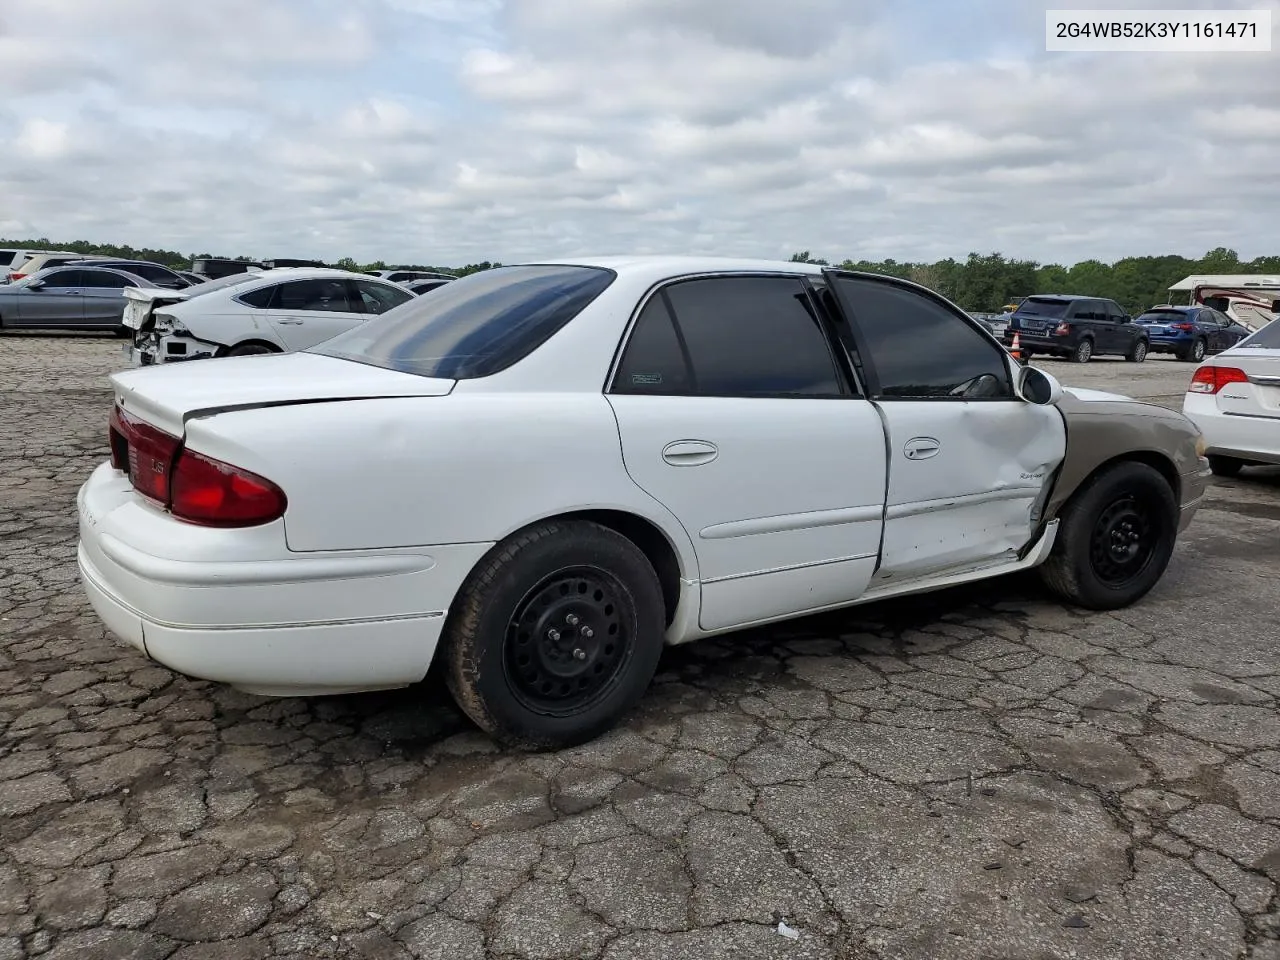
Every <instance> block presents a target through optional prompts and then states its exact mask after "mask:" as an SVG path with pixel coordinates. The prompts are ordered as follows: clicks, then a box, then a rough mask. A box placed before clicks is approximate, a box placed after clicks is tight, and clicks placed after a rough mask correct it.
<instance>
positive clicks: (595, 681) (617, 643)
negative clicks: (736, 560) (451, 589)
mask: <svg viewBox="0 0 1280 960" xmlns="http://www.w3.org/2000/svg"><path fill="white" fill-rule="evenodd" d="M664 611H665V607H664V604H663V598H662V588H661V586H660V585H659V582H658V576H657V574H656V573H655V572H654V570H653V567H652V565H651V564H650V563H649V560H648V558H647V557H645V555H644V553H643V552H641V550H640V549H639V548H638V547H637V546H636V545H635V544H634V543H632V542H631V541H630V540H628V539H626V538H625V537H623V536H622V535H621V534H618V533H615V532H614V531H613V530H609V529H607V528H605V527H602V526H599V525H598V524H595V523H589V522H585V521H580V520H574V521H548V522H545V523H540V524H538V525H536V526H534V527H531V528H529V529H527V530H525V531H524V532H522V533H520V534H517V535H515V536H513V537H511V538H510V539H508V540H507V541H505V542H504V543H502V544H499V545H498V546H497V547H495V548H494V549H493V550H492V551H490V553H489V555H488V556H487V557H486V558H485V559H484V560H482V561H481V562H480V564H479V565H478V566H477V567H476V569H475V570H473V571H472V573H471V575H470V576H469V577H468V578H467V581H466V583H465V584H464V585H463V587H462V589H461V591H459V594H458V597H457V599H456V600H455V601H454V604H453V610H452V612H451V613H450V615H449V622H448V624H446V626H445V635H444V637H442V643H443V646H444V657H445V678H446V682H447V683H448V686H449V691H450V692H451V693H452V694H453V697H454V699H455V700H456V701H457V703H458V706H459V707H461V708H462V711H463V712H464V713H466V714H467V716H469V717H470V718H471V719H472V720H474V721H475V723H476V724H477V725H478V726H479V727H480V728H481V729H482V730H484V731H485V732H486V733H488V734H490V735H491V736H492V737H493V738H494V739H496V740H498V741H500V742H502V743H504V744H507V745H509V746H513V747H517V748H520V749H525V750H546V749H555V748H559V747H567V746H572V745H574V744H578V743H583V742H585V741H587V740H591V739H592V738H594V737H596V736H598V735H600V734H601V733H603V732H605V731H606V730H608V729H610V728H611V727H613V726H614V725H615V724H616V723H617V722H618V720H619V719H620V718H621V717H622V716H623V715H624V714H625V713H627V712H628V711H629V710H630V709H631V708H632V707H633V706H635V704H636V702H637V701H638V700H639V699H640V697H641V696H642V695H643V694H644V691H645V690H646V689H647V687H648V686H649V682H650V681H651V680H652V679H653V675H654V672H655V671H656V670H657V667H658V658H659V657H660V656H661V654H662V647H663V640H664V633H665V622H666V621H665V612H664Z"/></svg>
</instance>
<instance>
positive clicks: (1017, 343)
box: [1009, 330, 1022, 360]
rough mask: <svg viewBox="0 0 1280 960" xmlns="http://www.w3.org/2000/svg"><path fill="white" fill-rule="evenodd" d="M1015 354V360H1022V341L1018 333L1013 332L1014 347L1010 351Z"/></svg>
mask: <svg viewBox="0 0 1280 960" xmlns="http://www.w3.org/2000/svg"><path fill="white" fill-rule="evenodd" d="M1009 352H1010V353H1012V354H1013V357H1014V359H1015V360H1021V359H1022V339H1021V338H1020V337H1019V336H1018V331H1017V330H1015V331H1013V347H1012V348H1011V349H1010V350H1009Z"/></svg>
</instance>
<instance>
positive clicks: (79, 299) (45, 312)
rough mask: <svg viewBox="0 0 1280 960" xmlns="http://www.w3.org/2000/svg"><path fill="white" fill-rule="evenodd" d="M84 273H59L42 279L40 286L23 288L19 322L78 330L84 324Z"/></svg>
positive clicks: (70, 271) (63, 271)
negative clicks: (72, 327) (82, 275)
mask: <svg viewBox="0 0 1280 960" xmlns="http://www.w3.org/2000/svg"><path fill="white" fill-rule="evenodd" d="M80 274H81V271H80V270H58V271H55V272H53V273H50V274H48V275H47V276H44V277H41V278H40V286H39V287H37V288H34V289H33V288H32V287H30V286H26V287H22V288H21V289H22V295H21V296H20V297H19V298H18V319H19V320H20V321H21V322H22V324H23V325H24V326H25V325H28V324H29V325H31V326H66V327H71V326H75V327H78V326H80V325H81V324H82V323H84V295H83V291H82V289H81V286H80Z"/></svg>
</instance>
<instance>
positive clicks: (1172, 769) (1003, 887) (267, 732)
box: [0, 335, 1280, 960]
mask: <svg viewBox="0 0 1280 960" xmlns="http://www.w3.org/2000/svg"><path fill="white" fill-rule="evenodd" d="M119 366H121V356H120V348H119V341H116V340H110V339H102V338H97V337H92V336H77V335H68V336H26V335H19V336H8V337H4V338H3V339H0V398H2V399H3V405H4V408H5V414H6V415H5V417H4V419H3V423H2V425H0V451H3V456H2V457H0V463H3V469H2V470H0V618H3V619H2V620H0V637H2V638H3V645H2V646H0V960H11V958H20V957H34V956H41V957H47V958H50V960H63V958H75V960H108V958H110V960H115V958H137V960H161V958H173V960H241V958H243V960H257V958H266V957H296V958H323V957H335V958H336V957H342V958H348V957H349V958H370V960H374V958H376V960H397V958H410V957H416V958H428V957H429V958H450V960H470V958H480V957H486V956H488V957H496V958H524V960H553V958H555V960H559V958H573V957H582V958H597V957H599V958H607V960H623V958H654V960H670V958H683V957H696V958H699V960H717V958H739V957H750V958H794V960H818V958H866V960H869V958H880V960H888V958H909V957H912V958H913V957H948V958H960V960H967V958H972V960H979V958H982V960H987V958H997V957H998V958H1026V960H1047V958H1059V957H1077V958H1125V960H1145V958H1152V960H1155V958H1160V960H1169V958H1215V960H1216V958H1223V960H1226V958H1242V957H1254V958H1258V960H1263V958H1266V960H1280V939H1277V938H1280V905H1278V904H1277V900H1276V882H1277V881H1278V880H1280V704H1278V702H1277V698H1278V697H1280V661H1278V660H1277V656H1276V652H1275V642H1276V641H1277V640H1280V633H1278V632H1277V628H1276V622H1277V617H1276V611H1277V609H1278V608H1280V551H1277V549H1276V547H1277V545H1278V544H1280V470H1246V471H1245V473H1244V474H1243V475H1242V476H1241V478H1239V479H1237V480H1231V481H1221V480H1219V481H1215V482H1214V483H1213V485H1212V486H1211V488H1210V491H1209V495H1208V499H1207V502H1206V503H1205V505H1204V507H1203V509H1202V510H1201V512H1200V514H1199V515H1198V517H1197V519H1196V520H1195V522H1194V524H1193V525H1192V527H1191V528H1190V530H1189V531H1188V532H1187V533H1186V534H1185V535H1184V536H1183V537H1182V539H1181V541H1180V545H1179V547H1178V550H1177V553H1176V555H1175V557H1174V560H1173V562H1172V565H1171V567H1170V569H1169V572H1168V573H1167V575H1166V576H1165V578H1164V580H1163V581H1162V582H1161V584H1160V585H1159V586H1158V588H1157V589H1156V590H1155V591H1154V592H1153V593H1152V594H1151V595H1150V596H1149V597H1148V598H1147V599H1146V600H1145V601H1144V602H1142V603H1141V604H1139V605H1137V606H1135V607H1133V608H1130V609H1127V610H1122V611H1119V612H1117V613H1114V614H1093V613H1082V612H1079V611H1072V610H1068V609H1065V608H1063V607H1062V606H1060V605H1058V604H1056V603H1054V602H1052V601H1050V600H1049V599H1048V598H1047V596H1046V594H1044V593H1043V592H1042V591H1041V590H1040V589H1039V588H1038V586H1037V585H1036V583H1035V581H1034V579H1032V578H1014V579H1007V580H1001V581H998V582H992V583H988V584H985V585H983V586H981V587H979V588H976V589H966V590H959V591H952V592H949V593H946V594H940V595H934V596H930V597H926V598H917V599H914V600H911V601H910V602H900V603H889V604H884V605H878V606H874V607H868V608H864V609H860V610H856V611H854V612H851V613H845V614H841V615H838V616H831V615H829V616H824V617H821V618H816V619H810V620H805V621H799V622H795V623H791V624H788V625H785V626H781V627H776V628H772V629H767V630H758V631H753V632H751V633H746V634H739V635H734V636H729V637H725V638H721V639H718V640H716V641H714V642H704V643H698V644H694V645H692V646H689V647H685V648H680V649H677V650H672V651H670V652H669V653H668V654H667V655H666V656H665V658H664V661H663V664H662V667H661V671H660V674H659V676H658V678H657V681H656V682H655V684H654V685H653V687H652V688H651V690H650V691H649V693H648V695H647V696H646V697H645V699H644V701H643V703H642V705H641V707H640V709H639V710H638V712H637V713H636V714H635V715H633V716H632V717H631V718H630V719H629V720H628V721H627V722H626V723H625V725H624V726H623V727H622V728H621V729H618V730H617V731H615V732H614V733H612V734H610V735H608V736H606V737H604V738H602V739H600V740H598V741H596V742H593V743H591V744H588V745H585V746H582V747H579V748H576V749H573V750H568V751H564V752H561V753H556V754H544V755H534V756H530V755H521V754H513V753H508V752H504V751H502V750H499V749H496V748H495V747H494V746H493V745H492V744H491V743H490V742H489V741H488V740H486V738H484V737H483V736H481V735H480V734H478V733H477V732H476V731H475V730H474V729H473V728H471V727H470V726H469V725H468V724H467V723H466V722H465V721H464V720H463V719H462V718H461V717H460V715H459V714H458V713H457V712H456V711H455V710H453V709H452V707H451V706H449V704H448V700H447V697H446V696H445V694H444V692H443V689H442V686H441V685H440V684H439V683H438V682H436V681H435V679H434V678H429V679H428V680H427V681H426V682H425V683H424V684H422V685H420V686H419V687H418V688H415V689H411V690H405V691H396V692H392V693H382V694H370V695H363V696H347V697H339V698H331V699H311V700H301V699H292V700H269V699H263V698H257V697H251V696H246V695H243V694H239V693H236V692H234V691H231V690H229V689H227V688H224V687H220V686H218V685H214V684H209V683H204V682H200V681H195V680H190V679H187V678H184V677H181V676H177V675H175V674H173V673H171V672H170V671H168V670H166V669H163V668H161V667H159V666H157V665H155V664H152V663H149V662H148V661H147V660H146V659H144V658H143V657H141V656H140V655H139V654H137V653H136V652H134V651H133V650H131V649H130V648H127V647H125V646H124V645H122V644H120V643H118V642H116V641H114V640H112V639H111V638H110V637H109V636H108V635H107V634H106V633H105V632H104V630H103V628H102V627H101V626H100V625H99V623H98V622H97V620H96V619H95V617H94V615H93V614H92V612H91V610H90V609H89V606H88V604H87V602H86V601H85V599H84V596H83V593H82V591H81V588H80V585H79V582H78V579H77V573H76V569H75V549H76V520H75V510H74V497H75V491H76V488H77V487H78V486H79V484H80V483H81V482H82V481H83V480H84V478H85V477H86V476H87V475H88V473H89V471H90V470H91V468H92V467H93V466H94V465H95V464H96V463H98V462H99V461H100V460H102V459H103V458H104V457H105V456H106V447H105V434H106V419H107V411H108V404H109V393H108V391H107V384H106V380H105V375H106V374H107V373H108V372H109V371H111V370H113V369H117V368H118V367H119ZM1046 367H1047V368H1048V369H1052V370H1053V371H1054V372H1055V373H1057V374H1058V375H1059V376H1060V377H1061V378H1062V379H1063V380H1064V381H1065V382H1066V383H1068V384H1078V385H1083V386H1091V387H1096V388H1101V389H1115V390H1119V391H1120V392H1126V393H1130V394H1138V395H1142V396H1149V397H1153V398H1155V399H1157V401H1159V402H1166V403H1168V404H1170V405H1173V406H1177V404H1178V403H1179V402H1180V398H1181V391H1182V389H1183V385H1184V384H1185V383H1186V380H1187V378H1188V377H1189V376H1190V372H1191V367H1190V365H1187V364H1179V363H1176V362H1173V361H1166V360H1162V359H1152V360H1150V361H1148V362H1147V363H1145V364H1143V365H1142V366H1141V367H1134V366H1133V365H1127V364H1124V363H1113V362H1109V361H1098V362H1095V363H1093V364H1090V365H1089V366H1088V367H1085V368H1081V367H1077V366H1074V365H1068V364H1061V363H1054V362H1052V361H1050V362H1049V363H1048V364H1046ZM779 920H785V922H786V923H787V924H788V925H789V926H790V927H792V928H794V929H795V930H796V931H798V933H799V938H798V939H795V940H792V939H789V938H787V937H784V936H781V935H779V933H778V932H777V925H778V922H779Z"/></svg>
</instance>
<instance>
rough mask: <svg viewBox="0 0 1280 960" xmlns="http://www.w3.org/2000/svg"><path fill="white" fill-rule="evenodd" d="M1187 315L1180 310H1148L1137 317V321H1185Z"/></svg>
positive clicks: (1163, 322)
mask: <svg viewBox="0 0 1280 960" xmlns="http://www.w3.org/2000/svg"><path fill="white" fill-rule="evenodd" d="M1186 321H1187V315H1186V313H1185V312H1184V311H1182V310H1148V311H1147V312H1146V313H1144V314H1143V315H1142V316H1140V317H1139V318H1138V319H1137V321H1136V322H1137V323H1156V324H1166V323H1185V322H1186Z"/></svg>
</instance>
